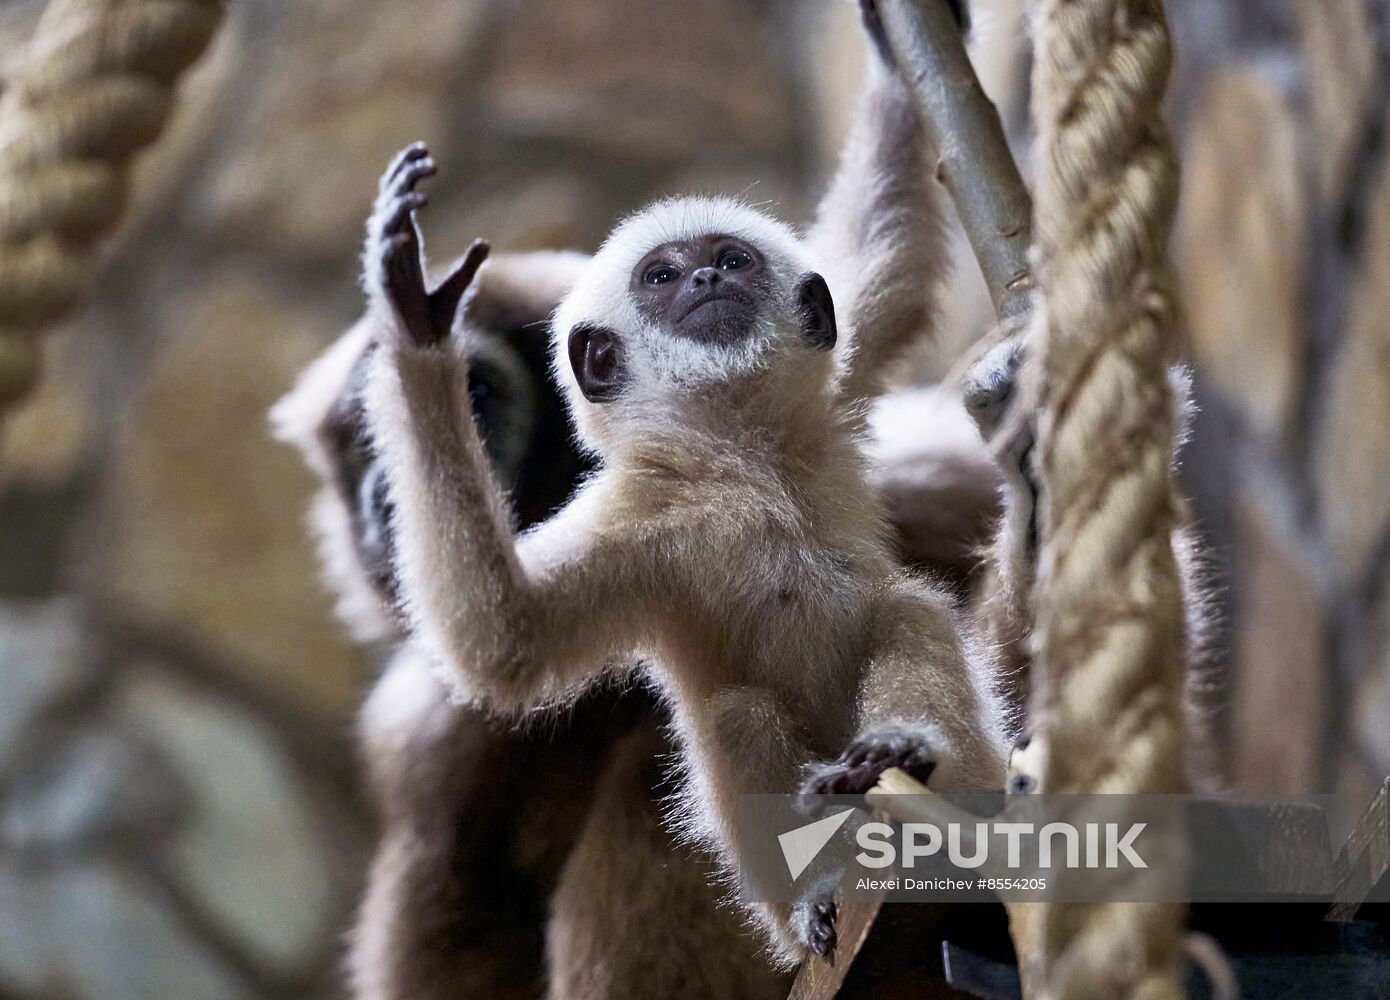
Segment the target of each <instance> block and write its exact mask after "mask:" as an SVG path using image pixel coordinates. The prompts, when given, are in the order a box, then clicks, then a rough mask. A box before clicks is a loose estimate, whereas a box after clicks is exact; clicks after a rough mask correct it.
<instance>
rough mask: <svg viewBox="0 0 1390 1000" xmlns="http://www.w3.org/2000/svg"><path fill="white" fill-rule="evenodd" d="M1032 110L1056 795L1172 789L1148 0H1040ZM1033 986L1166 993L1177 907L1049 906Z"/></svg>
mask: <svg viewBox="0 0 1390 1000" xmlns="http://www.w3.org/2000/svg"><path fill="white" fill-rule="evenodd" d="M1038 5H1039V9H1038V11H1037V15H1038V16H1037V17H1036V18H1035V20H1034V23H1035V24H1036V26H1037V44H1036V62H1035V65H1034V72H1033V102H1034V104H1033V115H1034V121H1035V124H1036V128H1037V149H1038V157H1039V159H1038V176H1037V204H1036V235H1035V238H1036V252H1037V264H1038V276H1039V283H1040V286H1041V290H1042V294H1041V299H1040V302H1039V307H1040V308H1039V310H1038V319H1037V322H1038V323H1039V324H1040V327H1039V329H1040V330H1045V335H1044V336H1043V338H1042V340H1041V343H1040V347H1039V350H1040V354H1039V365H1038V368H1037V369H1036V370H1035V372H1034V375H1035V377H1036V378H1037V379H1038V382H1037V383H1036V387H1037V391H1038V393H1039V395H1038V397H1037V398H1038V401H1039V403H1040V412H1039V423H1038V428H1037V431H1038V443H1037V461H1038V473H1039V481H1040V485H1041V493H1042V506H1041V508H1040V515H1041V521H1040V527H1041V531H1042V552H1041V557H1040V561H1039V571H1038V583H1037V590H1036V593H1035V609H1036V632H1035V636H1036V640H1037V643H1038V646H1037V649H1038V653H1039V657H1040V663H1041V665H1042V670H1041V672H1040V673H1041V678H1040V679H1041V685H1040V689H1039V691H1038V701H1037V703H1036V704H1035V708H1034V712H1035V718H1037V719H1039V720H1040V721H1041V723H1042V726H1043V729H1044V731H1045V733H1046V744H1045V747H1046V754H1047V759H1046V763H1045V771H1044V774H1045V778H1044V780H1045V784H1046V790H1047V792H1049V793H1053V794H1065V793H1088V792H1126V793H1138V792H1145V793H1158V792H1177V791H1181V790H1182V764H1181V755H1182V745H1181V735H1182V732H1181V719H1182V715H1181V650H1182V626H1183V614H1182V598H1181V590H1180V585H1179V580H1178V573H1177V567H1176V564H1175V561H1174V557H1173V549H1172V543H1171V531H1172V529H1173V527H1174V524H1175V516H1176V514H1175V512H1176V507H1177V504H1176V501H1175V494H1174V491H1173V483H1172V481H1171V474H1172V473H1171V469H1172V448H1173V417H1172V403H1173V400H1172V394H1171V390H1170V387H1169V383H1168V379H1167V369H1168V367H1169V365H1170V363H1171V362H1172V360H1173V359H1174V358H1175V356H1176V332H1175V324H1174V299H1173V292H1172V282H1171V276H1170V273H1169V265H1168V263H1167V259H1166V244H1167V240H1168V233H1169V229H1170V228H1171V224H1172V218H1173V211H1174V202H1175V198H1176V192H1177V166H1176V162H1175V158H1174V154H1173V146H1172V141H1171V139H1170V137H1169V135H1168V132H1167V129H1166V126H1165V125H1164V122H1163V118H1162V108H1161V106H1162V99H1163V93H1164V90H1165V88H1166V86H1167V81H1168V73H1169V67H1170V63H1171V44H1170V38H1169V33H1168V26H1167V23H1166V21H1165V19H1164V14H1163V5H1162V2H1161V0H1038ZM1038 918H1039V920H1040V924H1039V926H1038V928H1037V935H1038V936H1037V938H1036V945H1037V947H1038V949H1039V953H1038V957H1039V959H1040V962H1041V964H1040V967H1039V969H1038V970H1037V971H1038V975H1037V976H1036V977H1035V978H1034V981H1033V983H1032V988H1031V989H1030V993H1032V994H1033V995H1034V996H1043V997H1048V998H1052V997H1056V998H1066V1000H1073V998H1084V997H1104V998H1107V1000H1109V998H1115V997H1146V998H1147V997H1178V996H1180V995H1182V992H1181V990H1180V988H1179V985H1178V978H1177V969H1178V958H1179V949H1180V943H1181V928H1182V911H1181V908H1180V907H1177V906H1173V905H1169V904H1156V903H1116V904H1085V905H1082V904H1052V905H1048V906H1046V907H1045V908H1043V910H1042V911H1041V913H1039V914H1038Z"/></svg>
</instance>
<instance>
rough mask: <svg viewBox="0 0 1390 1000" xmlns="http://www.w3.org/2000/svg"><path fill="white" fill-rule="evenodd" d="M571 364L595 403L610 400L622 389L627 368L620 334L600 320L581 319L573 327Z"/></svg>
mask: <svg viewBox="0 0 1390 1000" xmlns="http://www.w3.org/2000/svg"><path fill="white" fill-rule="evenodd" d="M569 355H570V368H572V369H573V370H574V378H575V381H577V382H578V383H579V391H580V392H582V393H583V394H584V398H585V399H587V400H588V401H589V402H591V403H608V402H611V401H612V400H614V399H617V398H618V393H619V392H621V391H622V388H623V381H624V372H623V358H622V351H621V349H620V348H619V346H618V336H617V334H615V333H614V332H613V331H612V330H610V329H608V328H607V327H606V326H599V325H598V324H597V323H577V324H575V325H574V327H572V328H571V329H570V336H569Z"/></svg>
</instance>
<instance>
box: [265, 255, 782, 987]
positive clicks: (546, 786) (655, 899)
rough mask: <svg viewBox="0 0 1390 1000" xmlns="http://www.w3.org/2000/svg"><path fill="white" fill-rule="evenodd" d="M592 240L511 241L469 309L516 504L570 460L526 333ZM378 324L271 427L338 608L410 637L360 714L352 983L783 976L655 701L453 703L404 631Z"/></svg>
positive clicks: (363, 623)
mask: <svg viewBox="0 0 1390 1000" xmlns="http://www.w3.org/2000/svg"><path fill="white" fill-rule="evenodd" d="M583 259H584V258H582V257H580V256H579V255H558V254H527V255H515V256H502V257H498V258H496V259H495V260H493V261H491V262H489V264H488V265H487V266H486V267H485V268H484V269H483V270H482V271H481V272H480V273H479V275H478V277H477V286H476V288H475V290H474V294H473V295H472V297H471V298H470V300H469V302H468V303H467V304H466V307H465V309H464V310H463V314H462V316H461V317H460V323H461V324H462V325H464V326H467V327H468V328H469V329H470V332H471V338H470V343H471V345H472V346H471V348H470V363H471V364H472V365H473V368H474V372H475V373H476V371H477V370H479V369H482V368H484V367H486V370H487V371H488V372H489V398H490V399H491V398H496V399H499V400H500V402H501V404H502V405H503V407H504V410H503V412H502V416H503V417H504V419H502V420H500V421H487V420H483V419H481V418H480V420H479V422H480V424H484V423H486V424H488V425H489V430H490V431H491V432H492V433H490V434H489V440H488V450H489V455H490V457H491V459H492V463H493V467H494V468H495V469H496V471H497V474H498V477H499V479H500V480H501V481H504V482H507V483H508V484H510V485H511V486H512V487H513V488H514V489H516V490H518V492H517V494H516V500H517V501H518V503H517V507H518V511H519V512H520V511H525V510H526V509H527V508H528V507H536V506H537V505H538V504H541V503H544V502H545V501H546V499H547V498H546V496H544V495H539V494H544V493H546V490H544V489H538V487H537V486H536V485H535V483H539V482H541V481H542V477H540V476H537V477H533V483H532V485H530V486H528V485H527V482H528V472H527V467H528V466H529V465H533V464H537V465H540V466H542V469H540V470H537V471H538V472H540V473H546V472H548V474H549V475H550V476H551V477H552V478H559V479H561V480H566V481H567V482H566V483H562V484H560V485H561V487H562V488H566V487H567V486H569V485H572V481H573V479H574V477H575V475H576V470H575V468H574V467H573V465H574V463H573V461H572V460H571V459H572V457H573V456H567V455H564V454H560V455H556V454H554V447H553V445H554V442H555V441H556V440H559V441H561V442H563V443H564V444H565V445H566V446H568V437H569V431H568V428H567V426H566V425H565V422H564V418H563V415H562V414H561V413H560V412H559V409H558V402H559V401H558V398H549V397H555V393H554V390H553V387H552V386H551V385H550V384H549V380H548V378H547V372H546V370H545V355H544V353H543V352H537V351H536V350H534V348H535V347H536V346H537V345H536V344H533V343H531V342H530V341H532V340H535V339H537V338H539V339H540V340H544V338H545V330H544V319H545V317H547V316H548V315H549V314H550V313H551V312H552V311H553V309H554V306H555V304H556V302H557V301H558V299H559V297H560V295H561V293H562V292H563V290H564V289H563V285H562V284H560V282H561V281H562V280H563V275H564V269H565V268H566V267H567V266H570V265H572V264H574V263H575V262H582V261H583ZM537 268H541V269H543V270H544V272H545V273H543V274H537V273H535V272H536V269H537ZM374 341H375V334H374V331H373V327H372V323H371V320H370V317H367V318H365V319H364V320H363V321H361V322H359V323H358V324H356V325H355V326H354V327H353V328H352V329H351V330H349V331H348V332H347V333H345V334H344V335H343V336H342V337H340V338H339V340H338V341H337V342H335V343H334V344H333V345H332V346H331V347H330V348H329V349H328V350H327V351H325V353H324V354H323V355H322V356H321V357H320V358H319V359H318V360H316V361H315V362H314V363H313V364H312V365H310V366H309V368H308V369H306V371H305V372H304V373H303V374H302V375H301V377H300V378H299V380H298V382H297V384H296V386H295V388H294V390H293V391H292V392H291V393H289V394H288V395H287V396H286V397H285V398H284V399H283V400H282V401H281V402H280V403H279V404H277V406H276V407H275V408H274V409H273V410H272V414H271V418H272V423H273V425H274V428H275V432H276V434H277V436H279V437H281V438H282V439H284V440H287V441H290V442H291V443H293V444H295V445H296V446H297V447H298V448H299V449H300V450H301V452H302V454H303V455H304V456H305V459H306V461H307V463H308V464H309V465H310V467H311V468H312V469H313V471H314V472H315V473H316V474H317V475H318V477H319V479H320V489H319V491H318V493H317V494H316V496H315V497H314V501H313V504H312V509H311V518H310V520H311V524H312V527H313V534H314V535H315V537H316V539H317V541H318V545H319V550H320V556H321V561H322V565H323V568H324V573H325V578H326V582H327V583H328V585H329V586H330V588H331V589H333V590H334V591H336V592H337V593H338V595H339V604H338V608H337V610H338V613H339V615H340V617H342V618H343V620H344V622H345V624H346V625H347V626H348V628H349V629H350V630H351V631H352V633H353V634H354V636H356V637H357V638H358V640H359V641H361V642H364V643H373V644H383V643H390V644H394V645H395V647H396V648H395V649H394V650H393V651H392V652H391V653H390V655H389V658H388V661H387V664H386V667H385V669H384V670H383V673H382V676H381V679H380V680H379V681H378V682H377V683H376V685H375V686H374V687H373V690H372V692H371V694H370V696H369V697H368V699H367V701H366V704H365V705H364V707H363V711H362V715H361V724H360V733H361V748H362V754H363V757H364V759H365V762H366V764H367V772H368V779H369V782H368V784H369V788H370V790H371V792H372V797H373V800H374V803H375V805H376V808H377V812H378V815H379V817H380V820H381V823H382V836H381V840H380V843H379V845H378V848H377V851H376V854H375V857H374V858H373V861H372V866H371V869H370V871H369V874H368V880H367V889H366V893H365V896H364V898H363V902H362V906H361V909H360V913H359V916H358V920H357V924H356V927H355V929H354V932H353V934H352V935H351V938H350V944H349V955H348V970H349V976H350V984H351V990H352V995H353V996H354V997H357V998H359V1000H467V998H479V1000H513V998H514V1000H522V998H533V997H537V996H540V995H541V994H542V993H543V992H544V993H546V994H547V995H549V996H551V997H553V998H556V1000H588V998H592V1000H599V998H612V1000H623V998H630V1000H639V998H641V1000H680V998H689V1000H704V998H706V997H710V996H722V997H729V998H731V1000H743V998H746V1000H772V998H774V997H780V996H784V995H785V994H786V987H787V984H786V983H785V982H784V981H783V980H782V978H781V977H780V976H778V975H777V974H776V973H774V971H773V970H772V969H771V968H770V967H769V966H768V965H767V963H766V962H765V961H763V960H762V959H761V958H760V957H759V955H758V953H757V952H758V949H757V945H756V943H755V942H754V941H753V940H752V938H751V936H750V934H749V933H748V931H747V930H746V928H744V927H743V926H742V922H741V921H740V920H739V919H738V917H737V914H735V913H732V912H730V911H729V910H728V909H727V908H722V907H720V906H719V905H718V901H717V895H716V893H715V891H714V890H713V889H712V888H711V886H710V884H709V878H708V875H709V869H710V862H709V860H708V859H704V860H702V859H701V858H700V857H699V856H698V855H696V854H694V852H692V851H690V850H688V849H684V848H682V847H681V846H680V845H678V844H677V843H676V842H675V839H674V837H673V835H672V834H671V833H670V832H669V831H668V830H666V829H665V828H664V827H663V826H662V823H661V809H660V806H659V804H658V799H659V797H660V795H661V788H660V785H661V775H660V770H661V768H660V764H659V758H660V757H661V756H662V755H664V754H669V753H670V751H671V747H670V745H669V743H668V742H667V740H666V738H665V737H664V735H663V733H662V731H661V727H660V724H659V717H658V713H657V711H656V706H655V705H654V704H652V703H651V701H650V699H648V698H646V697H644V696H643V694H642V693H641V692H628V693H622V692H609V691H600V692H596V693H595V694H594V695H593V696H592V697H590V698H587V699H585V700H584V702H583V703H582V704H580V705H578V706H574V707H572V708H571V709H569V710H568V711H566V712H565V713H564V714H563V715H558V716H555V717H550V718H545V719H538V720H533V721H532V724H531V725H529V726H523V725H516V724H514V723H505V722H501V721H498V720H494V719H489V718H488V717H486V716H485V715H484V714H483V713H481V712H479V711H477V710H475V709H471V708H469V707H467V706H463V705H458V704H455V703H453V702H451V700H450V699H449V697H448V692H447V691H446V689H445V688H444V686H443V685H442V684H441V682H440V681H439V679H438V678H437V677H436V676H435V673H434V672H433V671H432V670H431V669H430V666H429V662H428V660H427V659H426V658H425V657H424V656H422V655H421V654H420V653H419V651H418V650H416V649H415V648H413V647H412V646H411V645H410V644H409V643H406V642H404V641H403V639H404V636H403V634H402V632H401V630H400V622H399V616H398V615H397V614H396V612H395V611H394V608H393V603H394V595H393V593H392V592H391V588H390V587H389V586H383V580H382V579H381V577H380V576H374V575H373V573H372V571H371V570H370V569H369V568H368V560H369V558H370V557H369V554H368V552H367V550H366V549H365V548H364V544H363V539H364V536H365V535H370V534H373V533H375V532H380V531H389V525H386V524H371V523H368V522H369V520H370V519H369V518H364V516H363V512H362V507H363V504H362V503H360V502H359V500H360V494H361V491H362V487H363V485H364V484H365V483H370V481H371V479H372V475H373V466H374V465H375V464H376V461H375V449H374V447H373V444H372V442H371V440H370V435H369V434H368V432H367V428H366V425H365V420H364V415H363V414H362V412H361V390H362V385H361V381H362V380H361V373H362V371H363V370H364V369H365V360H366V358H367V357H368V355H369V353H370V351H371V350H372V349H373V344H374ZM460 388H461V389H462V390H463V391H466V390H467V384H466V383H465V384H463V385H461V386H460ZM557 431H558V435H557V433H556V432H557ZM528 436H529V438H530V440H529V442H528V441H527V438H528ZM499 437H500V438H501V439H502V445H501V447H497V445H496V442H497V441H498V438H499ZM547 441H550V443H551V446H549V447H548V446H547ZM548 486H549V484H547V489H548ZM522 516H523V517H526V515H522ZM534 516H535V515H531V516H530V517H529V518H527V519H534ZM614 844H621V845H622V850H620V851H617V850H613V849H612V847H613V845H614ZM619 888H621V890H622V892H621V893H619V892H616V891H614V890H617V889H619ZM547 954H548V957H549V961H548V963H543V961H542V959H543V958H544V957H545V956H546V955H547ZM547 966H548V967H547Z"/></svg>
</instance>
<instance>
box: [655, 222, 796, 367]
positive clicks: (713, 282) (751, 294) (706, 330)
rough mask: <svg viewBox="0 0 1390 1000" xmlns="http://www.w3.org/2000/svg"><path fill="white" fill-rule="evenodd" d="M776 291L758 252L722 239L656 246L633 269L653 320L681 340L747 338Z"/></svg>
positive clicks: (715, 341) (714, 341)
mask: <svg viewBox="0 0 1390 1000" xmlns="http://www.w3.org/2000/svg"><path fill="white" fill-rule="evenodd" d="M771 287H772V282H771V275H770V274H769V273H768V269H767V263H766V261H765V260H764V259H763V255H762V254H761V253H759V252H758V249H757V248H756V247H753V246H750V245H749V244H747V243H745V242H743V241H742V240H737V239H734V238H733V237H732V236H719V235H710V236H701V237H699V238H698V239H693V240H686V241H683V242H679V243H663V244H662V245H661V246H659V247H655V248H654V249H652V250H651V251H649V252H648V253H647V255H646V256H645V257H643V258H642V259H641V260H640V261H639V262H638V264H637V266H636V267H635V268H633V270H632V281H631V284H630V290H631V293H632V299H633V301H634V302H635V303H636V304H637V309H638V311H639V312H641V313H642V315H643V316H644V317H646V318H647V319H648V320H650V321H652V322H653V323H656V324H657V325H659V326H660V327H661V328H662V329H664V330H668V331H670V332H671V333H674V334H675V335H676V336H679V337H689V338H690V339H692V340H698V341H702V342H705V343H712V344H730V343H734V342H736V341H738V340H740V339H742V338H743V337H746V336H747V335H748V333H749V332H750V331H751V330H752V328H753V323H754V322H755V321H756V320H757V318H758V311H759V309H760V307H761V306H762V305H763V303H764V301H765V300H766V299H767V297H768V295H769V293H770V292H771Z"/></svg>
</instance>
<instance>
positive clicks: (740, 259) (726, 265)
mask: <svg viewBox="0 0 1390 1000" xmlns="http://www.w3.org/2000/svg"><path fill="white" fill-rule="evenodd" d="M752 263H753V255H752V254H750V253H749V252H748V251H747V250H738V249H731V250H725V251H724V252H723V253H721V254H720V255H719V259H718V260H716V261H715V266H716V267H718V268H719V270H721V271H742V270H743V269H744V268H745V267H748V266H749V265H751V264H752Z"/></svg>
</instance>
